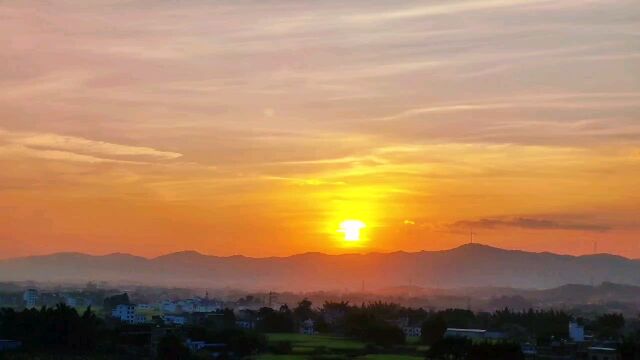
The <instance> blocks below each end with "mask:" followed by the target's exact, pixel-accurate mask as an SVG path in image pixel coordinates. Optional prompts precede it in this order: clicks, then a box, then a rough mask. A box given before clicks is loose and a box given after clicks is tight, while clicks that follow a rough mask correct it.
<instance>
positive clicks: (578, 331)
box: [569, 321, 584, 342]
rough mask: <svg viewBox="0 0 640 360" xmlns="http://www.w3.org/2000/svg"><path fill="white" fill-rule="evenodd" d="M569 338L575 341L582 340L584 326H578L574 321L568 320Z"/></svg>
mask: <svg viewBox="0 0 640 360" xmlns="http://www.w3.org/2000/svg"><path fill="white" fill-rule="evenodd" d="M569 339H571V340H572V341H575V342H583V341H584V326H580V325H578V323H577V322H574V321H571V322H569Z"/></svg>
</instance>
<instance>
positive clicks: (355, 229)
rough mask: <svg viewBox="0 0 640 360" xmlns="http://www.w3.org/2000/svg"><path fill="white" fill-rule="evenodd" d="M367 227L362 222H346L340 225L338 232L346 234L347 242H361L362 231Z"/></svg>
mask: <svg viewBox="0 0 640 360" xmlns="http://www.w3.org/2000/svg"><path fill="white" fill-rule="evenodd" d="M365 227H366V225H365V224H364V223H363V222H362V221H360V220H345V221H343V222H341V223H340V229H339V230H338V232H342V233H344V240H345V241H360V230H362V229H363V228H365Z"/></svg>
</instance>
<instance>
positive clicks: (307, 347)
mask: <svg viewBox="0 0 640 360" xmlns="http://www.w3.org/2000/svg"><path fill="white" fill-rule="evenodd" d="M267 339H268V340H269V342H270V343H272V342H278V341H290V342H291V345H292V347H293V350H294V352H295V353H309V352H312V351H313V350H316V349H318V348H321V347H324V348H326V349H328V350H362V349H364V348H365V344H364V343H362V342H359V341H356V340H351V339H345V338H340V337H334V336H325V335H302V334H269V335H268V336H267Z"/></svg>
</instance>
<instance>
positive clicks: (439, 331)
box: [420, 314, 447, 345]
mask: <svg viewBox="0 0 640 360" xmlns="http://www.w3.org/2000/svg"><path fill="white" fill-rule="evenodd" d="M446 331H447V322H446V321H445V319H444V316H442V315H440V314H437V315H434V316H431V317H429V318H428V319H427V320H426V321H425V322H424V323H422V335H421V337H420V340H421V341H422V343H423V344H426V345H433V344H435V343H437V342H438V341H440V340H442V339H443V338H444V333H445V332H446Z"/></svg>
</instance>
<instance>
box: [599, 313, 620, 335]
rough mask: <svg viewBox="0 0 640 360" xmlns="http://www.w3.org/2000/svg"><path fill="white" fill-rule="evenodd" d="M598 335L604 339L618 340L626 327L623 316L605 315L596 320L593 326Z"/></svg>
mask: <svg viewBox="0 0 640 360" xmlns="http://www.w3.org/2000/svg"><path fill="white" fill-rule="evenodd" d="M592 327H593V330H594V332H595V333H596V335H597V336H598V337H600V338H603V339H617V338H618V337H620V333H621V330H622V328H623V327H624V316H623V315H622V314H603V315H600V316H598V317H597V318H596V320H595V321H594V322H593V324H592Z"/></svg>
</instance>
